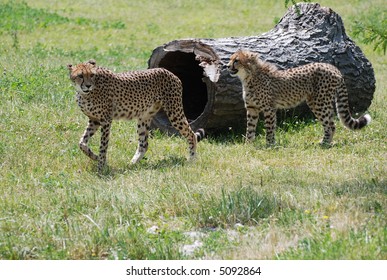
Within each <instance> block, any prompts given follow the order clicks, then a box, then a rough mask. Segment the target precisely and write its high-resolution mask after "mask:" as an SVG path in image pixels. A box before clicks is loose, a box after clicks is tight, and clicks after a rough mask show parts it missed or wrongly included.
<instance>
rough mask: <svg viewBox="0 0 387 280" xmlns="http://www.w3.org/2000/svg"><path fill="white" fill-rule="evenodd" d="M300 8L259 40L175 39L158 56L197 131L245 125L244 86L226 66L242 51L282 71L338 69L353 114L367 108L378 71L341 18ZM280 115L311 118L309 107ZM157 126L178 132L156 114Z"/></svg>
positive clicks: (154, 59)
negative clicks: (320, 65)
mask: <svg viewBox="0 0 387 280" xmlns="http://www.w3.org/2000/svg"><path fill="white" fill-rule="evenodd" d="M297 6H298V8H299V9H298V10H297V9H296V8H295V7H292V8H290V9H289V10H288V12H287V13H286V14H285V15H284V17H283V18H282V19H281V20H280V22H279V23H278V24H277V25H276V26H275V27H274V28H273V29H272V30H270V31H269V32H267V33H264V34H262V35H260V36H251V37H231V38H223V39H184V40H175V41H172V42H169V43H167V44H165V45H163V46H160V47H158V48H156V49H155V50H154V51H153V53H152V55H151V57H150V59H149V61H148V65H149V68H155V67H164V68H166V69H168V70H170V71H171V72H173V73H175V74H176V75H177V76H178V77H179V78H180V79H181V81H182V83H183V88H184V91H183V103H184V111H185V113H186V115H187V117H188V119H189V121H190V123H191V126H192V128H193V129H194V130H196V129H198V128H200V127H203V128H206V129H224V128H229V127H244V126H245V108H244V102H243V99H242V93H241V92H242V86H241V83H240V81H239V79H238V78H233V77H231V76H230V75H229V73H228V71H227V69H226V67H225V65H226V64H227V63H228V61H229V58H230V56H231V54H233V53H234V52H235V51H237V50H238V49H247V50H251V51H254V52H258V53H259V54H260V55H261V57H262V59H263V60H266V61H269V62H271V63H274V64H275V65H276V66H277V67H278V68H280V69H288V68H292V67H295V66H300V65H304V64H307V63H311V62H326V63H330V64H333V65H335V66H336V67H337V68H338V69H339V70H340V71H341V73H342V74H343V75H344V78H345V82H346V85H347V89H348V94H349V103H350V108H351V111H352V113H355V114H356V113H362V112H364V111H366V110H367V109H368V107H369V106H370V104H371V101H372V98H373V94H374V91H375V76H374V71H373V68H372V65H371V63H370V62H369V61H368V60H367V58H366V57H365V56H364V54H363V53H362V51H361V50H360V48H359V47H357V46H356V45H355V43H354V42H353V41H352V40H351V39H350V38H349V37H348V36H347V35H346V33H345V29H344V25H343V22H342V20H341V18H340V16H339V15H338V14H336V13H335V12H333V11H332V10H331V9H329V8H325V7H321V6H320V5H319V4H310V3H304V4H298V5H297ZM279 113H280V114H281V115H282V117H283V115H284V114H287V115H289V114H291V115H300V116H301V115H305V114H311V113H310V111H309V109H308V108H307V107H306V105H305V104H304V105H301V106H299V107H297V108H296V109H294V110H287V111H282V112H279ZM280 118H281V116H280ZM153 126H154V127H157V128H159V129H161V130H162V131H165V132H170V133H175V130H174V129H173V128H172V127H171V126H170V123H169V121H168V119H167V118H166V116H165V114H164V113H163V112H160V113H159V114H157V115H156V117H155V118H154V120H153Z"/></svg>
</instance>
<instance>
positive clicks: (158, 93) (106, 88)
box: [67, 59, 204, 172]
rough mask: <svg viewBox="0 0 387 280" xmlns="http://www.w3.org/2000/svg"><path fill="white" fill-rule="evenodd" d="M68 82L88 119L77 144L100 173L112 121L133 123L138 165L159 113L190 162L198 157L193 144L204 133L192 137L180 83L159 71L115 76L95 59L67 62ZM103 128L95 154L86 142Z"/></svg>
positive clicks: (116, 74)
mask: <svg viewBox="0 0 387 280" xmlns="http://www.w3.org/2000/svg"><path fill="white" fill-rule="evenodd" d="M67 67H68V69H69V72H70V80H71V81H72V82H73V84H74V86H75V89H76V99H77V103H78V105H79V107H80V109H81V111H82V112H83V113H84V114H85V115H86V116H87V117H88V118H89V122H88V126H87V128H86V130H85V132H84V133H83V135H82V137H81V139H80V141H79V147H80V149H81V150H82V151H83V152H84V153H85V154H86V155H87V156H88V157H89V158H91V159H92V160H96V161H98V172H101V171H102V170H103V167H104V166H105V165H106V153H107V148H108V143H109V135H110V128H111V124H112V121H113V120H117V119H124V120H130V119H137V133H138V147H137V150H136V153H135V154H134V156H133V158H132V160H131V163H132V164H135V163H137V162H139V161H140V160H141V159H142V158H143V157H144V155H145V153H146V151H147V149H148V135H149V129H150V124H151V120H152V117H153V116H154V115H155V114H156V113H157V112H158V111H159V110H161V109H163V110H164V111H165V113H166V115H167V116H168V118H169V120H170V122H171V124H172V126H173V127H174V128H176V129H177V130H178V131H179V132H180V134H181V135H182V136H184V137H185V138H186V139H187V140H188V144H189V156H190V157H189V158H190V159H192V158H194V157H195V154H196V145H197V142H199V141H200V140H201V139H202V138H203V137H204V130H203V129H199V130H198V131H197V132H196V133H194V132H193V131H192V129H191V127H190V126H189V124H188V121H187V118H186V116H185V114H184V111H183V103H182V92H183V88H182V83H181V81H180V79H179V78H178V77H176V76H175V75H174V74H172V73H171V72H169V71H168V70H166V69H163V68H154V69H148V70H142V71H129V72H125V73H114V72H112V71H111V70H108V69H106V68H103V67H100V66H97V65H96V62H95V60H93V59H91V60H89V61H88V62H85V63H80V64H78V65H76V66H73V65H71V64H69V65H68V66H67ZM99 128H101V143H100V148H99V155H98V156H97V155H96V154H94V153H93V152H92V151H91V149H90V148H89V147H88V142H89V140H90V138H91V137H92V136H93V135H94V134H95V132H96V131H97V130H98V129H99Z"/></svg>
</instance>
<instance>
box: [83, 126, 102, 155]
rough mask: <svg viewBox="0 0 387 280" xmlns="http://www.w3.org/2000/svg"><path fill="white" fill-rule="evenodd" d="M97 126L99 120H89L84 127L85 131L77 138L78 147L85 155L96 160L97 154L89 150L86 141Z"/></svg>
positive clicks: (87, 141)
mask: <svg viewBox="0 0 387 280" xmlns="http://www.w3.org/2000/svg"><path fill="white" fill-rule="evenodd" d="M99 127H100V123H99V122H97V121H93V120H89V124H88V126H87V127H86V129H85V132H84V133H83V135H82V137H81V139H80V140H79V148H80V149H81V151H82V152H83V153H84V154H85V155H87V156H88V157H89V158H91V159H92V160H98V156H97V155H96V154H94V153H93V152H92V151H91V150H90V148H89V146H88V143H89V140H90V138H91V137H93V135H94V134H95V132H96V131H97V130H98V128H99Z"/></svg>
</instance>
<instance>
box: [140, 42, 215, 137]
mask: <svg viewBox="0 0 387 280" xmlns="http://www.w3.org/2000/svg"><path fill="white" fill-rule="evenodd" d="M174 43H175V42H171V43H169V44H168V45H165V46H163V47H162V48H158V50H157V54H158V55H156V56H153V57H152V59H150V60H149V62H148V64H149V68H154V67H162V68H165V69H167V70H169V71H171V72H172V73H173V74H175V75H176V76H177V77H178V78H179V79H180V80H181V82H182V84H183V107H184V113H185V115H186V117H187V119H188V121H189V122H190V125H191V127H192V128H193V129H195V128H196V129H197V128H199V127H201V126H203V125H205V123H206V122H207V120H208V114H209V113H210V112H212V110H213V104H214V96H215V86H214V83H213V81H215V82H216V81H217V79H218V66H217V65H216V64H215V63H214V61H217V60H218V58H217V57H216V56H215V55H211V54H208V53H207V50H208V49H209V47H208V48H207V47H206V46H204V45H203V46H202V45H201V44H199V45H198V42H197V41H195V40H187V41H184V43H185V44H184V45H183V46H182V44H181V43H179V46H178V48H177V47H176V46H175V45H174ZM153 126H155V127H162V128H163V130H164V131H166V132H169V133H176V130H175V129H174V128H173V127H172V126H171V124H170V122H169V120H168V118H167V116H166V114H165V113H164V112H163V111H160V112H159V113H158V114H156V116H155V117H154V119H153Z"/></svg>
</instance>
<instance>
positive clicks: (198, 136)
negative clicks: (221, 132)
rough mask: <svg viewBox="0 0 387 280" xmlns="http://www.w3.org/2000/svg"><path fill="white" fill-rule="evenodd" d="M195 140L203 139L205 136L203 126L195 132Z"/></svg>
mask: <svg viewBox="0 0 387 280" xmlns="http://www.w3.org/2000/svg"><path fill="white" fill-rule="evenodd" d="M195 135H196V140H197V141H198V142H199V141H200V140H203V139H204V137H205V136H206V133H205V131H204V129H203V128H199V129H198V130H197V131H196V132H195Z"/></svg>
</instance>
